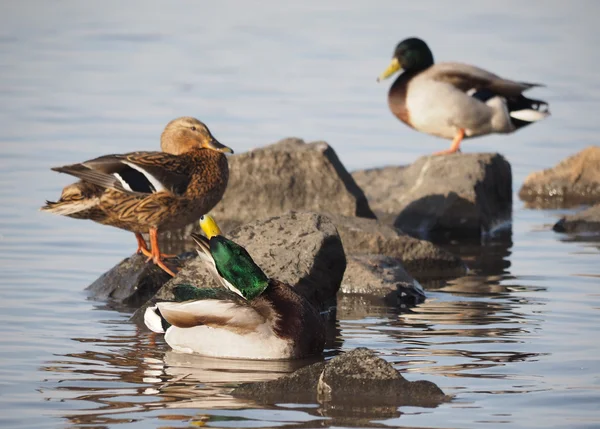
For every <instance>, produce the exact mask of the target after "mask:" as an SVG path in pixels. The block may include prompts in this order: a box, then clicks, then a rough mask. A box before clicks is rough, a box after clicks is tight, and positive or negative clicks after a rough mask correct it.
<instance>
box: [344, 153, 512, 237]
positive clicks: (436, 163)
mask: <svg viewBox="0 0 600 429" xmlns="http://www.w3.org/2000/svg"><path fill="white" fill-rule="evenodd" d="M352 176H353V177H354V179H355V180H356V183H358V185H359V186H360V187H361V188H362V189H363V190H364V192H365V194H366V195H367V198H368V200H369V204H370V206H371V207H372V208H373V210H374V211H375V213H376V214H377V216H378V218H379V219H380V220H382V221H383V222H385V223H391V224H393V225H394V226H396V227H398V228H400V229H401V230H402V231H404V232H406V233H408V234H410V235H413V236H416V237H424V238H436V239H448V238H451V237H457V238H464V237H465V236H471V237H479V236H480V235H481V234H482V233H488V232H492V231H493V230H494V229H496V228H497V227H500V226H502V225H506V224H507V223H508V222H510V220H511V216H512V173H511V167H510V164H509V163H508V161H507V160H506V159H505V158H504V157H503V156H502V155H500V154H494V153H466V154H454V155H446V156H425V157H421V158H419V159H417V160H416V161H415V162H414V163H413V164H411V165H408V166H405V167H384V168H377V169H372V170H363V171H357V172H354V173H353V174H352Z"/></svg>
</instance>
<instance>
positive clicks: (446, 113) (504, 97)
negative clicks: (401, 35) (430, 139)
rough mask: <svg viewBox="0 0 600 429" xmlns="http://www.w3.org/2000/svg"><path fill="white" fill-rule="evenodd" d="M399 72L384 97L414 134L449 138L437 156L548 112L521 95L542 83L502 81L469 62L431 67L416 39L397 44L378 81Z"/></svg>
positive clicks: (421, 43)
mask: <svg viewBox="0 0 600 429" xmlns="http://www.w3.org/2000/svg"><path fill="white" fill-rule="evenodd" d="M399 70H403V73H402V74H401V75H400V76H399V77H398V78H397V79H396V81H395V82H394V83H393V84H392V86H391V88H390V90H389V94H388V103H389V106H390V110H391V111H392V113H393V114H394V115H395V116H396V117H397V118H398V119H400V120H401V121H402V122H404V123H405V124H407V125H408V126H410V127H412V128H414V129H415V130H417V131H421V132H424V133H428V134H432V135H435V136H438V137H442V138H446V139H451V140H452V145H451V147H450V149H448V150H444V151H441V152H436V155H440V154H448V153H454V152H457V151H459V150H460V143H461V141H462V140H463V139H464V138H468V137H476V136H482V135H486V134H492V133H512V132H514V131H516V130H518V129H520V128H522V127H524V126H526V125H529V124H531V123H533V122H536V121H539V120H541V119H543V118H545V117H547V116H548V115H549V114H550V112H549V110H548V103H546V102H545V101H541V100H534V99H529V98H526V97H525V96H523V94H522V93H523V92H524V91H526V90H528V89H530V88H533V87H536V86H543V85H541V84H537V83H526V82H517V81H513V80H508V79H503V78H501V77H499V76H497V75H495V74H493V73H490V72H488V71H486V70H483V69H480V68H478V67H475V66H472V65H468V64H461V63H438V64H435V63H434V61H433V54H432V53H431V50H430V49H429V47H428V46H427V44H426V43H425V42H424V41H423V40H421V39H417V38H409V39H406V40H403V41H402V42H400V43H399V44H398V45H397V46H396V49H395V50H394V55H393V58H392V62H391V64H390V65H389V67H388V68H387V69H386V70H385V71H384V72H383V73H382V74H381V76H379V78H378V79H377V80H378V81H381V80H383V79H386V78H388V77H390V76H392V75H393V74H395V73H396V72H397V71H399Z"/></svg>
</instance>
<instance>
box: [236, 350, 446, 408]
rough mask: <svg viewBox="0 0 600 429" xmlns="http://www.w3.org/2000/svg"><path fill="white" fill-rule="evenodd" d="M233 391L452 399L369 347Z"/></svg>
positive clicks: (377, 399)
mask: <svg viewBox="0 0 600 429" xmlns="http://www.w3.org/2000/svg"><path fill="white" fill-rule="evenodd" d="M232 395H233V396H236V397H245V398H252V399H253V400H255V401H257V402H260V403H281V402H295V401H314V400H318V401H319V402H321V403H325V404H338V406H348V405H350V406H353V405H360V406H382V405H394V406H402V405H404V406H425V407H431V406H436V405H439V404H440V403H442V402H445V401H448V400H449V399H450V398H449V397H448V396H447V395H445V394H444V392H442V390H441V389H440V388H439V387H437V386H436V385H435V384H433V383H431V382H429V381H413V382H410V381H408V380H406V379H405V378H404V377H402V375H401V374H400V373H399V372H398V371H396V370H395V369H394V367H393V366H392V365H391V364H390V363H388V362H386V361H385V360H384V359H382V358H380V357H378V356H377V355H376V354H375V353H374V352H373V351H371V350H369V349H366V348H357V349H354V350H352V351H350V352H347V353H345V354H343V355H341V356H337V357H335V358H333V359H331V360H330V361H328V362H326V363H323V362H319V363H316V364H313V365H310V366H308V367H305V368H302V369H300V370H298V371H296V372H294V373H292V374H291V375H287V376H284V377H281V378H279V379H277V380H271V381H266V382H258V383H249V384H244V385H242V386H240V387H238V388H236V389H234V390H233V391H232Z"/></svg>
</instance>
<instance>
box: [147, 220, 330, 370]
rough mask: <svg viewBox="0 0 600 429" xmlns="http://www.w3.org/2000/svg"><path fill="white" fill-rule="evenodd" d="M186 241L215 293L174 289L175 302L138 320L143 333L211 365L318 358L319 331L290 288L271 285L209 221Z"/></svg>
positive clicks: (318, 322)
mask: <svg viewBox="0 0 600 429" xmlns="http://www.w3.org/2000/svg"><path fill="white" fill-rule="evenodd" d="M200 226H201V227H202V230H203V231H204V233H205V234H206V235H207V237H208V238H206V237H204V236H200V235H197V234H192V237H193V238H194V240H195V241H196V243H197V244H198V246H199V251H198V253H199V255H200V257H201V258H202V260H203V261H204V262H205V263H206V266H207V268H208V269H209V271H210V272H211V273H212V274H213V276H214V277H215V279H217V281H218V283H220V284H221V285H222V286H224V287H221V288H197V287H194V286H191V285H178V286H176V287H175V289H174V291H173V293H174V295H175V301H176V302H159V303H158V304H156V306H155V307H149V308H148V309H147V310H146V312H145V314H144V321H145V323H146V326H148V328H150V329H151V330H152V331H154V332H159V333H162V332H164V333H165V341H166V342H167V343H168V344H169V345H170V346H171V347H172V348H173V349H174V350H177V351H182V352H187V353H192V352H195V353H199V354H202V355H205V356H212V357H228V358H244V359H293V358H301V357H304V356H309V355H314V354H320V353H321V352H322V351H323V347H324V344H325V326H324V321H323V319H322V317H321V315H320V314H319V312H318V311H317V310H316V309H315V308H314V307H313V306H312V305H311V304H310V303H309V302H308V301H307V300H306V299H305V298H304V297H303V296H302V295H300V294H298V293H297V292H296V291H295V290H294V289H293V288H292V287H291V286H288V285H286V284H285V283H282V282H280V281H278V280H275V279H270V278H269V277H267V275H266V274H265V273H264V272H263V271H262V270H261V269H260V268H259V267H258V265H256V264H255V263H254V261H253V260H252V258H251V257H250V255H249V254H248V252H247V251H246V249H244V248H243V247H242V246H240V245H238V244H236V243H234V242H233V241H231V240H228V239H227V238H225V237H223V236H222V235H220V231H219V228H218V226H217V225H216V223H215V222H214V220H213V219H212V218H211V217H210V216H206V215H205V216H203V217H202V218H201V220H200Z"/></svg>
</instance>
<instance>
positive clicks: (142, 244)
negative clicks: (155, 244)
mask: <svg viewBox="0 0 600 429" xmlns="http://www.w3.org/2000/svg"><path fill="white" fill-rule="evenodd" d="M135 238H136V239H137V243H138V247H137V250H136V251H135V252H136V253H141V254H143V255H144V256H147V257H149V258H151V257H152V252H150V250H148V246H146V240H144V237H142V234H140V233H138V232H136V233H135Z"/></svg>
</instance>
